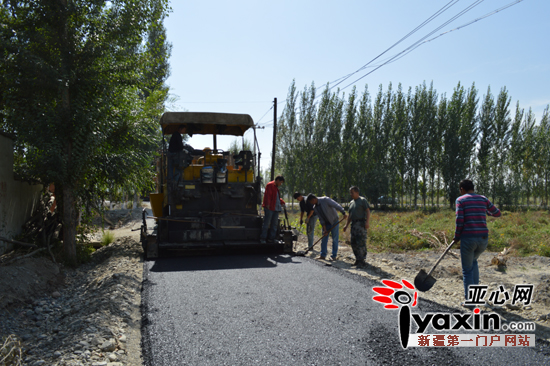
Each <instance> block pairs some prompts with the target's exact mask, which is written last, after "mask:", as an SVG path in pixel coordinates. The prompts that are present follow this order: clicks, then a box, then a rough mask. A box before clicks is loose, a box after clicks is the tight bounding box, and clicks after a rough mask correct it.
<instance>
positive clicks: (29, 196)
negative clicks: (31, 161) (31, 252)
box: [0, 131, 43, 255]
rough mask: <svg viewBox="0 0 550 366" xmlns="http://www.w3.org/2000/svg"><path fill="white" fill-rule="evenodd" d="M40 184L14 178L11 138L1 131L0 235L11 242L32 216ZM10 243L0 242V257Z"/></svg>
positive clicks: (10, 246) (40, 189) (40, 190)
mask: <svg viewBox="0 0 550 366" xmlns="http://www.w3.org/2000/svg"><path fill="white" fill-rule="evenodd" d="M42 188H43V187H42V185H41V184H34V185H31V184H29V183H26V182H21V181H17V180H15V179H14V177H13V138H12V137H11V136H10V135H8V134H6V133H3V132H1V131H0V236H2V237H6V238H8V239H13V238H14V237H15V236H16V235H18V234H19V233H21V227H22V225H23V224H24V223H25V221H27V219H28V218H29V217H31V215H32V213H33V210H34V207H35V205H36V204H37V202H38V199H39V198H40V196H41V193H42ZM11 248H12V244H8V243H5V242H3V241H0V255H2V254H4V253H5V252H7V251H8V250H11Z"/></svg>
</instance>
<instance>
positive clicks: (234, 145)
mask: <svg viewBox="0 0 550 366" xmlns="http://www.w3.org/2000/svg"><path fill="white" fill-rule="evenodd" d="M247 150H248V151H253V147H252V142H250V141H249V140H245V139H238V138H236V139H235V140H233V141H231V144H230V145H229V152H230V153H231V154H232V155H237V154H238V153H239V152H241V151H247Z"/></svg>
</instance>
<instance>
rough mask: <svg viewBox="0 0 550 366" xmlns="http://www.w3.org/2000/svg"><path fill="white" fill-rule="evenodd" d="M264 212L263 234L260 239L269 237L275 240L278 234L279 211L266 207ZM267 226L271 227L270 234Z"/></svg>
mask: <svg viewBox="0 0 550 366" xmlns="http://www.w3.org/2000/svg"><path fill="white" fill-rule="evenodd" d="M264 213H265V214H264V223H263V225H262V234H261V235H260V239H262V240H265V239H266V238H267V239H269V240H273V239H275V235H277V225H278V223H279V211H271V210H268V209H267V208H264ZM267 228H269V234H268V232H267Z"/></svg>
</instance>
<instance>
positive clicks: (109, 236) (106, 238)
mask: <svg viewBox="0 0 550 366" xmlns="http://www.w3.org/2000/svg"><path fill="white" fill-rule="evenodd" d="M114 241H115V233H113V232H112V231H105V232H104V233H103V236H102V237H101V241H100V243H101V246H102V247H104V246H107V245H109V244H111V243H112V242H114Z"/></svg>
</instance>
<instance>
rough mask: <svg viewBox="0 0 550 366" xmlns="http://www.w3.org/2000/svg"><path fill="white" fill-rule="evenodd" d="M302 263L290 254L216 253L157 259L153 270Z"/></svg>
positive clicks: (203, 269) (265, 266) (199, 269)
mask: <svg viewBox="0 0 550 366" xmlns="http://www.w3.org/2000/svg"><path fill="white" fill-rule="evenodd" d="M292 263H294V264H298V263H302V261H301V260H300V259H297V258H296V257H292V256H289V255H216V256H194V257H172V258H160V259H157V260H155V262H154V264H153V266H152V267H151V268H150V271H151V272H184V271H212V270H223V269H246V268H275V267H277V265H280V264H292Z"/></svg>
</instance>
